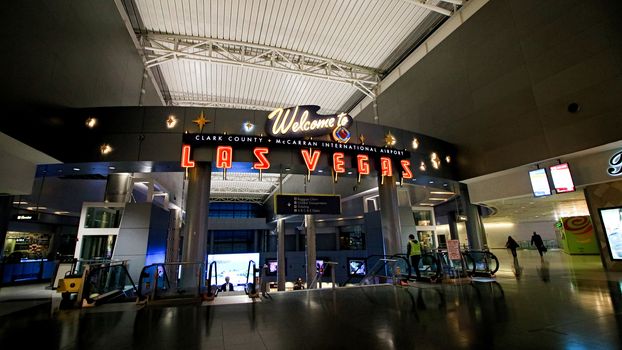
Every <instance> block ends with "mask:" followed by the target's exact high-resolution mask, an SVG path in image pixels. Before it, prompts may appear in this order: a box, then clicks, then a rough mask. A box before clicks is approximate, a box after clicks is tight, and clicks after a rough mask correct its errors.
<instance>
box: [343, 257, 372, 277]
mask: <svg viewBox="0 0 622 350" xmlns="http://www.w3.org/2000/svg"><path fill="white" fill-rule="evenodd" d="M348 274H349V275H353V276H365V275H366V274H367V262H366V261H365V259H348Z"/></svg>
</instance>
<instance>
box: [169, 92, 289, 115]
mask: <svg viewBox="0 0 622 350" xmlns="http://www.w3.org/2000/svg"><path fill="white" fill-rule="evenodd" d="M169 95H170V96H171V99H170V100H169V101H167V102H168V105H169V106H180V107H188V106H192V107H205V108H234V109H252V110H261V111H273V110H274V109H275V108H277V107H279V106H269V105H260V104H248V103H239V102H225V101H218V100H216V99H213V100H212V99H211V98H205V99H201V96H196V94H187V93H181V92H172V91H171V92H169ZM190 95H195V96H190Z"/></svg>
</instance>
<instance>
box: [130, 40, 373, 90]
mask: <svg viewBox="0 0 622 350" xmlns="http://www.w3.org/2000/svg"><path fill="white" fill-rule="evenodd" d="M136 35H138V36H139V39H140V42H141V44H142V46H143V49H144V50H145V53H146V58H147V61H146V65H147V67H149V68H151V67H155V66H158V65H162V64H166V63H167V62H174V61H175V60H177V59H188V60H197V61H204V62H215V63H223V64H231V65H237V66H242V67H250V68H255V69H264V70H271V71H278V72H284V73H289V74H299V75H303V76H309V77H314V78H320V79H328V80H332V81H337V82H342V83H344V84H349V85H352V86H354V87H355V88H357V89H358V90H359V91H361V92H362V93H364V94H365V95H367V96H369V97H371V98H374V97H375V93H374V87H375V86H376V85H377V84H378V82H379V81H380V73H379V72H378V71H377V70H375V69H373V68H368V67H362V66H357V65H354V64H350V63H346V62H341V61H337V60H332V59H328V58H324V57H320V56H316V55H312V54H308V53H304V52H298V51H293V50H287V49H280V48H276V47H270V46H266V45H258V44H251V43H246V42H240V41H232V40H221V39H212V38H203V37H196V36H186V35H176V34H156V33H146V34H144V33H137V34H136Z"/></svg>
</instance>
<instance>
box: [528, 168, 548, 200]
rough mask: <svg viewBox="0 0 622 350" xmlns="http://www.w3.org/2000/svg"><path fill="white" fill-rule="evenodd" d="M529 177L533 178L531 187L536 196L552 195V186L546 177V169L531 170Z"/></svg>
mask: <svg viewBox="0 0 622 350" xmlns="http://www.w3.org/2000/svg"><path fill="white" fill-rule="evenodd" d="M529 179H530V180H531V189H532V191H533V195H534V197H542V196H550V195H551V187H550V186H549V180H548V178H547V177H546V169H536V170H531V171H529Z"/></svg>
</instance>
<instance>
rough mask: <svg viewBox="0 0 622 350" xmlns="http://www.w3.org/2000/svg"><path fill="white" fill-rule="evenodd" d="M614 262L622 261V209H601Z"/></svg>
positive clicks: (601, 216)
mask: <svg viewBox="0 0 622 350" xmlns="http://www.w3.org/2000/svg"><path fill="white" fill-rule="evenodd" d="M598 211H599V214H600V220H601V221H602V223H603V226H604V227H605V237H607V246H608V247H609V253H610V254H611V259H612V260H622V208H609V209H599V210H598Z"/></svg>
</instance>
